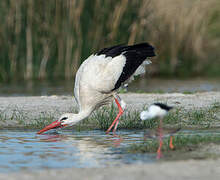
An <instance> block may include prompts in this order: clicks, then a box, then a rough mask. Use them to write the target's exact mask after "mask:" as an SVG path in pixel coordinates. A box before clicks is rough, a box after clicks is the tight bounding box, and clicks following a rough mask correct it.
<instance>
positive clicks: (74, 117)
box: [69, 109, 93, 125]
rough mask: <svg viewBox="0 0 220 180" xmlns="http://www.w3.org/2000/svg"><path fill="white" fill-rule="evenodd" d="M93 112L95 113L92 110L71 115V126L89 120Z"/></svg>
mask: <svg viewBox="0 0 220 180" xmlns="http://www.w3.org/2000/svg"><path fill="white" fill-rule="evenodd" d="M92 111H93V110H92V109H89V110H82V111H79V113H78V114H74V113H71V114H70V117H69V121H70V123H69V124H70V125H74V124H76V123H78V122H79V121H81V120H83V119H85V118H87V117H88V116H89V115H90V114H91V113H92Z"/></svg>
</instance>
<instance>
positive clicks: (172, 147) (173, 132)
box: [169, 127, 181, 149]
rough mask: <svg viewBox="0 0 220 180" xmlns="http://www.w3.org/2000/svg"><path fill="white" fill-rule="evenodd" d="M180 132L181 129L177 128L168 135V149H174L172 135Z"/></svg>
mask: <svg viewBox="0 0 220 180" xmlns="http://www.w3.org/2000/svg"><path fill="white" fill-rule="evenodd" d="M180 130H181V127H180V128H178V129H176V130H174V131H172V132H171V133H170V143H169V147H170V149H174V145H173V138H174V137H173V134H175V133H177V132H178V131H180Z"/></svg>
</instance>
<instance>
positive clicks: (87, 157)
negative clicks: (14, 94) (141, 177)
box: [0, 131, 154, 172]
mask: <svg viewBox="0 0 220 180" xmlns="http://www.w3.org/2000/svg"><path fill="white" fill-rule="evenodd" d="M142 140H143V131H139V132H138V131H137V132H135V133H134V131H132V133H131V132H130V131H120V136H115V137H113V136H111V135H105V132H103V131H89V132H86V131H82V132H72V131H63V132H62V134H46V135H36V132H30V131H27V132H25V131H0V159H1V161H0V172H10V171H19V170H35V169H43V168H67V167H104V166H109V165H120V164H130V163H140V162H151V161H154V158H153V157H152V155H146V154H145V155H131V154H127V153H126V152H125V151H123V148H125V147H126V146H128V145H129V144H131V143H134V142H135V143H139V142H142Z"/></svg>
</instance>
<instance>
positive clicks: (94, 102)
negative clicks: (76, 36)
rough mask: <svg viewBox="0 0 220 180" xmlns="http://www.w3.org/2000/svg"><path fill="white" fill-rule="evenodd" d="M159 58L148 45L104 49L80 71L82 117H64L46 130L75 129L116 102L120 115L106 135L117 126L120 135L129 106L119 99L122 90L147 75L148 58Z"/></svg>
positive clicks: (76, 91)
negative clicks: (119, 128) (137, 78)
mask: <svg viewBox="0 0 220 180" xmlns="http://www.w3.org/2000/svg"><path fill="white" fill-rule="evenodd" d="M153 56H155V53H154V48H153V47H152V46H151V45H150V44H148V43H141V44H136V45H132V46H124V45H117V46H113V47H110V48H104V49H102V50H101V51H99V52H98V53H96V54H93V55H91V56H89V57H88V58H87V59H86V60H85V61H84V62H83V63H82V64H81V66H80V67H79V69H78V71H77V73H76V78H75V87H74V96H75V99H76V102H77V104H78V107H79V112H78V114H73V113H67V114H63V115H62V116H61V117H60V118H59V120H57V121H54V122H53V123H51V124H50V125H48V126H46V127H45V128H44V129H42V130H40V131H39V132H38V134H41V133H43V132H45V131H47V130H49V129H54V128H62V127H64V126H72V125H74V124H76V123H77V122H79V121H81V120H83V119H85V118H86V117H88V116H89V115H90V114H91V113H92V112H93V111H94V110H95V109H97V108H99V107H100V106H102V105H105V104H108V103H109V102H112V100H113V98H114V100H115V102H116V104H117V106H118V109H119V113H118V115H117V116H116V118H115V120H114V121H113V122H112V124H111V126H110V127H109V128H108V130H107V131H106V133H109V132H110V131H111V129H112V128H113V126H114V130H113V132H115V131H116V129H117V126H118V123H119V117H120V116H121V115H122V114H123V112H124V109H125V106H126V104H125V103H124V101H123V100H121V99H120V97H119V96H118V95H117V90H118V89H119V87H120V86H121V85H122V84H124V83H127V82H129V81H130V80H131V79H133V76H135V75H139V74H142V73H144V72H145V68H144V66H145V65H147V64H150V63H151V61H149V60H147V58H150V57H153Z"/></svg>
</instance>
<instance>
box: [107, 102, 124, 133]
mask: <svg viewBox="0 0 220 180" xmlns="http://www.w3.org/2000/svg"><path fill="white" fill-rule="evenodd" d="M114 99H115V102H116V104H117V105H118V109H119V112H118V115H117V117H116V118H115V120H114V121H113V122H112V124H111V126H110V127H109V128H108V130H107V131H106V133H107V134H108V133H109V132H110V131H111V129H112V127H113V126H114V124H115V123H116V125H115V128H114V132H115V131H116V129H117V126H118V122H119V118H120V116H121V115H122V114H123V112H124V110H123V109H122V107H121V105H120V103H119V102H118V100H117V99H116V98H114Z"/></svg>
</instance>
